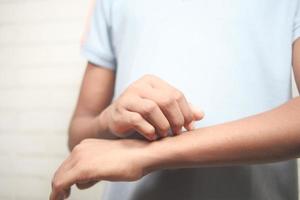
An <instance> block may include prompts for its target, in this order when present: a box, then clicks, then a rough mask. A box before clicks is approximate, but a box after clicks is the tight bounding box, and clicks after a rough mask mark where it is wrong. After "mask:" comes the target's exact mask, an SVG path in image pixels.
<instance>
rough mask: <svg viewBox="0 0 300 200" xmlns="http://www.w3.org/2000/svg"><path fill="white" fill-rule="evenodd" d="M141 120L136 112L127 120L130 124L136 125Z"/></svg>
mask: <svg viewBox="0 0 300 200" xmlns="http://www.w3.org/2000/svg"><path fill="white" fill-rule="evenodd" d="M141 120H142V117H141V116H140V115H138V114H136V115H132V116H131V117H130V118H129V122H130V124H133V125H136V124H138V123H140V122H141Z"/></svg>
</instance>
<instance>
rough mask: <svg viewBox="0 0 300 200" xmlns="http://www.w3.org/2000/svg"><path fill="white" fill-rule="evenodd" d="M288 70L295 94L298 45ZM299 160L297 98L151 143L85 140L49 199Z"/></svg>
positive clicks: (299, 83)
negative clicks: (180, 174)
mask: <svg viewBox="0 0 300 200" xmlns="http://www.w3.org/2000/svg"><path fill="white" fill-rule="evenodd" d="M293 69H294V73H295V79H296V83H297V86H298V88H300V40H297V41H296V42H295V43H294V46H293ZM87 137H88V136H87ZM81 138H84V136H81ZM71 140H72V139H71ZM75 141H78V140H75ZM120 152H122V153H120ZM299 155H300V97H296V98H294V99H292V100H290V101H288V102H287V103H285V104H283V105H281V106H279V107H277V108H274V109H272V110H270V111H267V112H264V113H261V114H258V115H254V116H251V117H247V118H243V119H240V120H237V121H233V122H228V123H224V124H220V125H215V126H210V127H205V128H200V129H194V130H190V131H188V132H187V133H186V134H180V135H178V136H176V137H165V138H163V139H161V140H158V141H154V142H148V141H141V140H132V139H122V140H105V139H85V140H83V141H82V142H81V143H80V144H78V145H77V146H76V147H75V148H74V149H73V151H72V152H71V154H70V156H69V157H68V158H67V159H66V160H65V161H64V163H63V164H62V165H61V166H60V168H59V169H58V170H57V172H56V174H55V176H54V178H53V182H52V186H53V187H52V193H51V196H50V199H51V200H58V199H64V198H65V197H67V196H68V195H69V193H70V187H71V186H72V185H73V184H76V185H77V186H78V187H79V188H81V189H85V188H88V187H90V186H92V185H93V184H95V183H96V182H98V181H101V180H109V181H134V180H138V179H140V178H141V177H143V176H144V175H146V174H148V173H151V172H153V171H155V170H159V169H166V168H168V169H170V168H182V167H201V166H224V165H237V164H256V163H269V162H277V161H282V160H287V159H292V158H297V157H299Z"/></svg>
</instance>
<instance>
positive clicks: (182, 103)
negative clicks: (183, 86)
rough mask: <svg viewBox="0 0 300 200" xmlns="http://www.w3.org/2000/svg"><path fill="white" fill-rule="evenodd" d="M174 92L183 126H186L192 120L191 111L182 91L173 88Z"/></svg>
mask: <svg viewBox="0 0 300 200" xmlns="http://www.w3.org/2000/svg"><path fill="white" fill-rule="evenodd" d="M174 94H175V98H176V101H177V103H178V105H179V108H180V110H181V113H182V115H183V118H184V127H185V128H187V127H188V125H189V124H190V123H191V122H192V121H193V120H194V116H193V112H192V110H191V108H190V106H189V103H188V102H187V100H186V98H185V96H184V94H183V93H182V92H180V91H179V90H176V89H175V90H174Z"/></svg>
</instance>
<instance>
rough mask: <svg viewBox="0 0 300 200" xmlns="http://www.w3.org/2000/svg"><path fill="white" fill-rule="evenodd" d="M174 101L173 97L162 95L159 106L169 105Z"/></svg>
mask: <svg viewBox="0 0 300 200" xmlns="http://www.w3.org/2000/svg"><path fill="white" fill-rule="evenodd" d="M173 103H174V99H173V98H172V97H164V98H161V100H160V106H162V107H169V106H171V105H172V104H173Z"/></svg>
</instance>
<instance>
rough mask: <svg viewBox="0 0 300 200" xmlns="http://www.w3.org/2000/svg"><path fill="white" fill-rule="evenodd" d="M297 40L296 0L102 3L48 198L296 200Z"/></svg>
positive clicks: (299, 12) (299, 13) (299, 15)
mask: <svg viewBox="0 0 300 200" xmlns="http://www.w3.org/2000/svg"><path fill="white" fill-rule="evenodd" d="M299 37H300V1H299V0H289V1H282V0H264V1H261V0H251V1H250V0H247V1H237V0H229V1H218V0H209V1H208V0H207V1H206V0H199V1H196V0H178V1H174V0H172V1H171V0H170V1H169V0H166V1H158V0H151V1H147V0H128V1H124V0H98V1H97V3H96V6H95V12H94V15H93V19H92V23H91V27H90V30H89V34H88V37H87V39H86V41H85V43H84V45H83V51H82V52H83V55H84V56H85V57H86V58H87V59H88V61H89V64H88V66H87V70H86V73H85V77H84V80H83V84H82V88H81V93H80V97H79V100H78V105H77V107H76V110H75V114H74V117H73V119H72V122H71V125H70V132H69V133H70V135H69V146H70V149H71V150H72V153H71V155H70V156H69V157H68V158H67V159H66V160H65V162H64V163H63V164H62V165H61V167H60V168H59V169H58V170H57V172H56V174H55V176H54V179H53V188H52V193H51V197H50V199H52V200H54V199H64V198H66V197H67V196H68V195H69V193H70V187H71V186H72V185H73V184H76V185H77V187H79V188H81V189H85V188H88V187H91V186H92V185H94V184H95V183H97V182H98V181H102V180H108V181H113V182H110V183H108V185H107V186H106V189H105V191H104V196H103V199H105V200H119V199H122V200H160V199H172V200H183V199H184V200H185V199H186V200H196V199H197V200H266V199H271V200H296V199H298V197H297V195H298V192H297V166H296V161H295V160H290V159H295V158H297V157H298V156H299V154H300V98H299V97H296V98H294V99H291V69H293V70H294V73H295V77H296V82H297V85H298V88H299V87H300V40H297V39H298V38H299ZM291 66H293V68H292V67H291ZM147 74H148V75H147ZM112 100H113V101H112ZM195 107H198V108H199V107H200V108H201V109H203V110H205V117H204V118H203V113H202V112H201V111H199V110H197V109H196V108H195ZM202 118H203V120H201V121H198V120H200V119H202ZM86 138H93V139H86ZM117 138H120V139H117ZM116 139H117V140H116ZM115 181H124V182H115ZM128 181H133V182H128Z"/></svg>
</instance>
